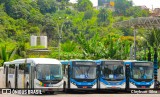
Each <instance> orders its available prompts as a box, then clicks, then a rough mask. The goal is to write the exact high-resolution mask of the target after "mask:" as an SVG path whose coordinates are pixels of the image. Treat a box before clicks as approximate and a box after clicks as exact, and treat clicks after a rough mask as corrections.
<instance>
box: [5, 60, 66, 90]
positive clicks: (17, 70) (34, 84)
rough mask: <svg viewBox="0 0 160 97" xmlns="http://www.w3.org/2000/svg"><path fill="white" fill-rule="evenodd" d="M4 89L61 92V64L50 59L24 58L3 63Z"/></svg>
mask: <svg viewBox="0 0 160 97" xmlns="http://www.w3.org/2000/svg"><path fill="white" fill-rule="evenodd" d="M4 75H5V86H6V88H12V89H20V88H24V89H41V90H42V92H51V93H54V91H62V90H63V83H64V81H63V73H62V64H61V62H60V61H58V60H56V59H50V58H26V59H17V60H14V61H10V62H5V63H4Z"/></svg>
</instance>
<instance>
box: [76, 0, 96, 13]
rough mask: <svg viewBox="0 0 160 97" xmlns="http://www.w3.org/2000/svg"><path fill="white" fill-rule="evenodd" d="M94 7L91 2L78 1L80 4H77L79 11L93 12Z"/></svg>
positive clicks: (86, 0) (88, 0) (85, 0)
mask: <svg viewBox="0 0 160 97" xmlns="http://www.w3.org/2000/svg"><path fill="white" fill-rule="evenodd" d="M92 7H93V4H92V2H91V1H90V0H78V3H77V8H78V11H86V10H91V9H92Z"/></svg>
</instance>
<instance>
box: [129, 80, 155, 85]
mask: <svg viewBox="0 0 160 97" xmlns="http://www.w3.org/2000/svg"><path fill="white" fill-rule="evenodd" d="M129 81H130V82H132V83H134V84H135V85H137V86H139V85H144V86H148V85H151V84H152V83H154V80H152V81H150V82H137V81H135V80H133V79H129Z"/></svg>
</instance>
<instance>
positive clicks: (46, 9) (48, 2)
mask: <svg viewBox="0 0 160 97" xmlns="http://www.w3.org/2000/svg"><path fill="white" fill-rule="evenodd" d="M37 4H38V6H39V9H40V11H41V13H43V14H45V13H54V12H56V10H57V8H56V6H57V4H56V0H38V1H37Z"/></svg>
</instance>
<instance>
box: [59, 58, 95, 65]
mask: <svg viewBox="0 0 160 97" xmlns="http://www.w3.org/2000/svg"><path fill="white" fill-rule="evenodd" d="M74 61H81V62H87V61H88V62H90V61H92V62H95V61H93V60H82V59H72V60H61V64H63V65H68V64H69V63H70V62H74Z"/></svg>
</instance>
